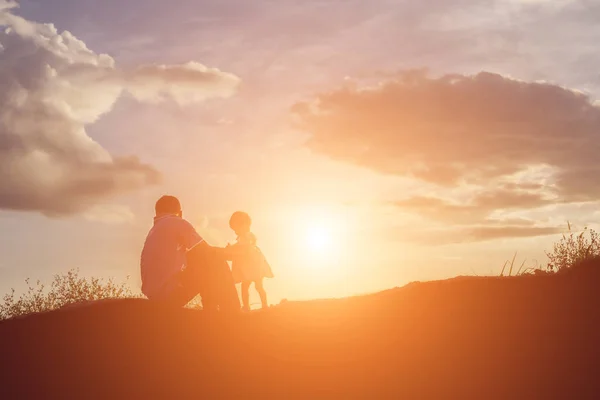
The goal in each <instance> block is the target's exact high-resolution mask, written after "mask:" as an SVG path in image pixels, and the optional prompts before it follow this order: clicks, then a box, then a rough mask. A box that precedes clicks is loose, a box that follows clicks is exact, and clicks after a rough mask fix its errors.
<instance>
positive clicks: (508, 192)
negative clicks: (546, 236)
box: [392, 185, 554, 225]
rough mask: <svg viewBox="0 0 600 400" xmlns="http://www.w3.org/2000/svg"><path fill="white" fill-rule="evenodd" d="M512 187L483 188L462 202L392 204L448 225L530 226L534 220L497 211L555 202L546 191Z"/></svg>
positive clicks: (431, 200) (432, 200)
mask: <svg viewBox="0 0 600 400" xmlns="http://www.w3.org/2000/svg"><path fill="white" fill-rule="evenodd" d="M512 187H513V186H505V187H503V188H500V189H492V190H488V191H482V192H479V193H477V194H475V195H474V196H472V197H471V198H470V199H466V200H462V201H461V202H458V201H456V200H454V201H453V200H452V199H443V198H439V197H431V196H413V197H408V198H405V199H402V200H398V201H394V202H392V204H393V205H395V206H396V207H398V208H399V209H400V210H402V211H406V212H411V213H415V214H418V215H420V216H423V217H425V218H428V219H430V220H433V221H436V222H443V223H446V224H454V225H468V224H477V223H482V222H485V223H486V224H497V223H502V222H504V223H508V224H516V225H529V224H533V221H530V220H527V219H514V218H511V219H510V220H505V219H499V218H498V217H497V216H495V215H494V213H495V212H496V211H512V210H524V209H535V208H539V207H543V206H546V205H549V204H553V203H554V201H553V200H552V199H551V198H548V197H546V195H545V194H544V193H543V192H540V191H538V192H533V191H527V190H516V189H509V188H512ZM525 187H530V185H525Z"/></svg>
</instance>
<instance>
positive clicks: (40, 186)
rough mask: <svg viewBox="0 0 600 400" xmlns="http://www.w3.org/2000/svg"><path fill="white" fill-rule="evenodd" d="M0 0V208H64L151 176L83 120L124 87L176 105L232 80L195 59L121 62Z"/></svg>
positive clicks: (104, 108)
mask: <svg viewBox="0 0 600 400" xmlns="http://www.w3.org/2000/svg"><path fill="white" fill-rule="evenodd" d="M15 7H16V3H14V2H10V1H6V0H0V28H2V32H0V179H1V180H2V186H1V187H0V208H4V209H12V210H23V211H38V212H42V213H44V214H46V215H64V214H70V213H75V212H80V211H84V210H86V209H89V208H90V207H92V206H93V205H95V204H97V203H98V202H100V201H102V200H103V199H105V198H107V197H110V196H113V195H117V194H121V193H125V192H128V191H131V190H136V189H140V188H142V187H145V186H147V185H152V184H156V183H157V182H159V179H160V174H159V172H158V171H156V170H155V169H154V168H153V167H152V166H150V165H147V164H144V163H142V162H141V161H140V160H138V159H137V158H136V157H133V156H131V157H114V156H112V155H111V154H110V153H109V152H108V151H107V150H106V149H104V148H103V147H102V146H101V145H100V144H99V143H97V142H96V141H94V140H93V139H92V138H91V137H89V136H88V134H87V132H86V129H85V128H86V125H89V124H92V123H94V122H96V121H97V120H98V118H100V117H101V116H102V115H103V114H105V113H107V112H109V111H110V110H111V109H112V107H113V106H114V104H115V102H116V101H117V99H118V98H119V97H120V96H121V95H122V94H123V93H129V94H130V95H132V96H133V97H135V98H136V99H138V100H140V101H147V102H148V101H149V102H154V103H156V102H161V101H166V100H172V101H175V102H177V103H178V104H186V103H190V102H197V101H202V100H205V99H207V98H211V97H228V96H230V95H231V94H232V93H233V92H234V91H235V88H236V87H237V85H238V83H239V79H238V78H237V77H236V76H234V75H232V74H229V73H226V72H222V71H220V70H218V69H214V68H207V67H205V66H203V65H202V64H199V63H196V62H189V63H186V64H182V65H146V66H140V67H138V68H135V69H132V70H122V69H118V68H117V67H116V66H115V62H114V60H113V59H112V58H111V57H110V56H108V55H106V54H97V53H95V52H93V51H92V50H90V49H88V48H87V46H86V45H85V43H84V42H82V41H81V40H79V39H77V38H76V37H75V36H73V35H72V34H71V33H70V32H66V31H65V32H58V31H57V29H56V28H55V27H54V26H53V25H52V24H39V23H35V22H31V21H28V20H25V19H24V18H21V17H19V16H17V15H14V14H13V13H12V12H11V10H12V9H14V8H15Z"/></svg>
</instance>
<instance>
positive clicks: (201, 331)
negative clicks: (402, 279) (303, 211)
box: [0, 262, 600, 399]
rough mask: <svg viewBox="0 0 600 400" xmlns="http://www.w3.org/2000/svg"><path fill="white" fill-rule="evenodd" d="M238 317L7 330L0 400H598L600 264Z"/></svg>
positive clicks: (34, 318)
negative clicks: (380, 399) (13, 399)
mask: <svg viewBox="0 0 600 400" xmlns="http://www.w3.org/2000/svg"><path fill="white" fill-rule="evenodd" d="M596 263H597V262H594V263H592V264H594V265H591V266H587V267H580V268H575V269H573V270H572V271H569V272H568V273H565V274H554V275H543V276H521V277H508V278H499V277H498V278H491V277H461V278H454V279H451V280H447V281H436V282H425V283H413V284H410V285H408V286H405V287H403V288H397V289H392V290H388V291H385V292H381V293H376V294H372V295H367V296H360V297H352V298H345V299H331V300H315V301H307V302H287V303H283V304H281V305H279V306H276V307H273V308H272V309H270V310H268V311H265V312H252V313H250V314H246V315H240V316H236V317H233V318H232V317H229V318H228V317H225V316H221V315H205V314H203V313H202V312H200V311H193V310H185V309H178V310H168V309H164V308H161V307H158V306H156V305H154V304H152V303H150V302H148V301H145V300H140V299H137V300H133V299H132V300H114V301H104V302H100V303H98V304H92V305H88V306H81V307H72V308H67V309H63V310H59V311H53V312H49V313H43V314H37V315H30V316H27V317H23V318H18V319H14V320H8V321H4V322H2V323H0V340H1V342H0V343H1V344H2V352H1V356H0V357H1V360H2V375H1V377H0V380H1V381H0V397H1V398H20V397H26V396H27V397H28V398H50V397H51V398H86V399H88V398H129V399H132V398H135V399H137V398H141V399H142V398H143V399H152V398H165V399H167V398H169V399H184V398H219V399H230V398H248V399H255V398H256V399H258V398H261V399H270V398H276V399H291V398H302V399H309V398H311V399H317V398H318V399H321V398H323V399H332V398H343V399H350V398H357V399H358V398H360V399H371V398H372V399H375V398H408V399H584V398H600V381H599V380H598V379H597V378H598V376H600V348H599V347H598V341H599V338H600V336H599V332H600V329H599V328H600V313H599V305H600V291H598V284H599V283H600V265H595V264H596Z"/></svg>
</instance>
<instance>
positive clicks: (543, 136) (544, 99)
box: [295, 71, 600, 197]
mask: <svg viewBox="0 0 600 400" xmlns="http://www.w3.org/2000/svg"><path fill="white" fill-rule="evenodd" d="M295 111H296V113H297V114H298V115H299V116H300V119H301V126H302V127H303V128H304V129H305V130H307V131H308V132H310V133H311V135H312V136H311V139H310V140H309V142H308V146H309V147H310V149H312V150H313V151H315V152H317V153H321V154H325V155H327V156H329V157H331V158H334V159H336V160H341V161H345V162H350V163H354V164H358V165H362V166H365V167H368V168H371V169H373V170H376V171H379V172H382V173H388V174H396V175H403V176H411V177H414V178H417V179H421V180H423V181H427V182H431V183H435V184H439V185H450V186H455V185H458V184H460V183H475V184H481V183H482V182H485V181H488V180H490V179H498V178H503V177H508V176H510V175H513V174H515V173H518V172H520V171H524V170H526V169H527V168H529V167H530V166H536V165H546V166H550V167H552V168H555V169H556V171H557V174H556V178H558V182H557V183H559V187H558V188H559V190H561V192H562V194H566V195H571V193H570V192H569V190H567V189H571V188H572V187H573V186H576V185H574V184H573V183H572V179H571V178H572V177H573V175H575V176H586V174H589V173H591V174H594V173H595V172H596V171H597V168H596V167H595V158H596V154H597V151H598V150H600V141H598V140H597V132H598V129H599V128H600V108H599V107H597V106H596V105H595V104H594V103H593V101H592V100H591V99H590V98H589V97H588V96H587V95H585V94H584V93H581V92H577V91H574V90H569V89H567V88H563V87H560V86H557V85H554V84H551V83H544V82H523V81H519V80H515V79H510V78H508V77H504V76H501V75H498V74H493V73H489V72H482V73H479V74H477V75H474V76H463V75H445V76H442V77H439V78H429V77H428V76H426V74H425V73H423V72H419V71H417V72H415V71H409V72H403V73H401V74H399V76H398V77H397V78H396V79H393V80H390V81H388V82H384V83H382V84H381V85H380V86H378V87H375V88H371V89H362V90H361V89H342V90H339V91H335V92H332V93H327V94H323V95H321V96H319V97H318V99H317V101H316V102H315V103H314V104H306V103H304V104H298V105H297V106H296V107H295ZM561 177H568V178H569V179H560V178H561ZM590 183H592V182H590ZM592 185H593V186H595V188H590V189H583V188H582V189H583V190H584V191H588V193H590V195H591V196H592V197H595V196H596V194H595V190H596V188H598V187H600V180H599V181H598V182H596V183H592Z"/></svg>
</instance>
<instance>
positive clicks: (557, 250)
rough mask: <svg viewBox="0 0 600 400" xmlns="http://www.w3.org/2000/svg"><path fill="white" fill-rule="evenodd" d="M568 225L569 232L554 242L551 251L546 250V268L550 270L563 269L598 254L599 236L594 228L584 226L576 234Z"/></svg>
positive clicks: (559, 270) (599, 253) (557, 270)
mask: <svg viewBox="0 0 600 400" xmlns="http://www.w3.org/2000/svg"><path fill="white" fill-rule="evenodd" d="M568 227H569V232H568V233H567V234H563V236H562V238H561V239H560V240H559V241H558V242H556V243H554V247H553V249H552V251H551V252H546V255H547V256H548V265H547V270H548V271H550V272H561V271H565V270H567V269H568V268H571V267H572V266H574V265H576V264H579V263H581V262H582V261H585V260H588V259H590V258H594V257H598V256H600V236H598V233H597V232H596V231H595V230H593V229H588V228H587V227H586V228H584V230H583V231H582V232H580V233H579V234H576V233H575V232H573V231H572V229H571V224H568Z"/></svg>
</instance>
